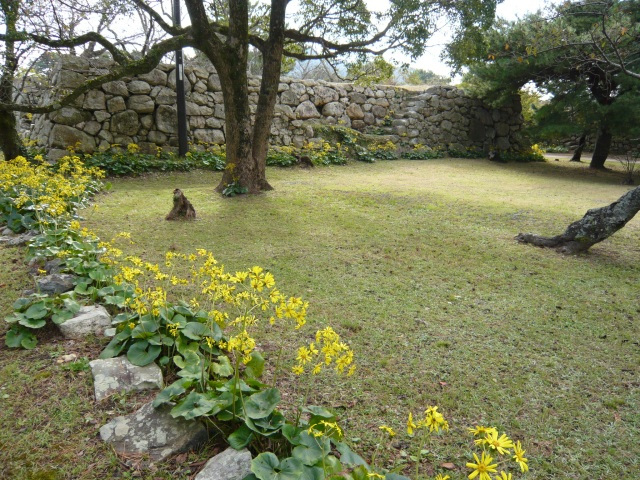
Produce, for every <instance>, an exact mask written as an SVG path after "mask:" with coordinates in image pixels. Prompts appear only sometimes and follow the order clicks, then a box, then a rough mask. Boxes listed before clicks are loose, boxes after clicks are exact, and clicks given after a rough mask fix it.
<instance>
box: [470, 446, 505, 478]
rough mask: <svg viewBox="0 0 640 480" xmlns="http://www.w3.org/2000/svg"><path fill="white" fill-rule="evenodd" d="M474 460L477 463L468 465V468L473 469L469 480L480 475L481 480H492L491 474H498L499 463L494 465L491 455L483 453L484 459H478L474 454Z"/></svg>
mask: <svg viewBox="0 0 640 480" xmlns="http://www.w3.org/2000/svg"><path fill="white" fill-rule="evenodd" d="M473 458H474V459H475V461H476V463H467V468H471V469H472V470H473V472H471V473H470V474H469V480H471V479H473V478H475V477H477V476H478V475H480V478H479V480H491V477H490V476H489V474H490V473H495V472H496V467H497V466H498V464H497V463H494V464H492V463H491V462H492V461H493V458H492V457H491V455H487V453H486V452H482V459H479V458H478V455H476V454H475V453H474V454H473Z"/></svg>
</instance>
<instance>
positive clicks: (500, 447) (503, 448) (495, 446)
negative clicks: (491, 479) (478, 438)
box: [484, 432, 513, 455]
mask: <svg viewBox="0 0 640 480" xmlns="http://www.w3.org/2000/svg"><path fill="white" fill-rule="evenodd" d="M484 443H485V445H488V446H489V447H490V448H491V449H492V450H496V451H497V452H498V453H499V454H500V455H504V454H505V453H509V451H508V449H509V448H513V442H512V441H511V440H510V439H509V437H507V436H506V435H505V434H504V433H503V434H502V435H501V436H500V438H498V432H491V433H489V434H487V436H486V437H485V438H484Z"/></svg>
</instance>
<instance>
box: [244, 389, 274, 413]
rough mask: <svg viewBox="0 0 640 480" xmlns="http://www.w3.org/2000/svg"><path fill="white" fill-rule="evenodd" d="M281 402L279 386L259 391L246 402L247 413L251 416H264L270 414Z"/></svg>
mask: <svg viewBox="0 0 640 480" xmlns="http://www.w3.org/2000/svg"><path fill="white" fill-rule="evenodd" d="M278 402H280V391H279V390H278V389H277V388H268V389H266V390H263V391H262V392H259V393H254V394H253V395H251V396H250V397H249V399H248V400H247V401H246V402H245V409H244V411H245V414H246V415H247V417H249V418H264V417H266V416H267V415H269V414H270V413H271V412H273V410H274V409H275V408H276V406H277V405H278Z"/></svg>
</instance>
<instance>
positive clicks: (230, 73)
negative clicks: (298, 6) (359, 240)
mask: <svg viewBox="0 0 640 480" xmlns="http://www.w3.org/2000/svg"><path fill="white" fill-rule="evenodd" d="M185 3H186V5H187V10H188V11H189V17H190V18H191V23H192V26H193V29H194V32H193V33H194V38H195V40H196V46H197V47H198V48H199V49H200V50H201V51H202V52H203V53H204V54H205V55H206V56H207V58H209V60H211V62H212V63H213V65H214V67H215V68H216V71H217V72H218V75H219V77H220V85H221V87H222V94H223V97H224V108H225V122H226V125H225V136H226V137H225V138H226V145H227V165H226V169H225V171H224V173H223V175H222V180H221V181H220V184H219V185H218V186H217V187H216V190H217V191H219V192H222V191H223V190H224V189H225V188H227V187H228V186H229V185H232V184H233V185H236V186H237V187H239V188H243V189H246V191H247V192H248V193H258V192H261V191H264V190H271V188H272V187H271V185H269V183H268V182H267V179H266V157H267V151H268V148H269V135H270V131H271V122H272V120H273V114H274V110H275V103H276V100H277V94H278V83H279V81H280V69H281V60H282V51H283V45H284V30H285V13H286V7H287V3H288V0H272V1H271V12H270V20H269V21H270V23H269V37H268V39H267V40H266V41H265V42H264V45H263V46H262V47H261V51H262V55H263V65H264V67H263V73H262V83H261V87H260V95H259V97H258V105H257V109H256V113H255V124H253V125H252V121H251V110H250V108H249V87H248V81H247V80H248V79H247V61H248V53H249V44H248V36H249V31H248V2H246V1H243V0H237V1H231V2H229V29H228V33H227V34H226V41H224V42H223V41H222V40H221V39H220V38H219V37H218V35H217V34H216V33H215V32H213V31H211V28H210V26H209V23H208V21H207V17H206V11H205V9H204V6H203V4H202V1H201V0H186V1H185Z"/></svg>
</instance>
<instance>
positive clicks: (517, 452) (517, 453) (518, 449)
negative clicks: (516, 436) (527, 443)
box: [513, 440, 529, 472]
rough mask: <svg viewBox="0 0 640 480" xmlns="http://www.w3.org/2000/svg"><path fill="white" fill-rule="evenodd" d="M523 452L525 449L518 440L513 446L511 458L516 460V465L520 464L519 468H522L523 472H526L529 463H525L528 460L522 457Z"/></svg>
mask: <svg viewBox="0 0 640 480" xmlns="http://www.w3.org/2000/svg"><path fill="white" fill-rule="evenodd" d="M524 452H525V450H524V449H523V448H522V445H521V444H520V440H518V441H517V442H516V444H515V445H514V447H513V454H514V455H513V459H514V460H515V461H516V463H517V464H518V465H520V470H522V471H523V472H526V471H528V470H529V465H527V461H528V460H527V459H526V458H524Z"/></svg>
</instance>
